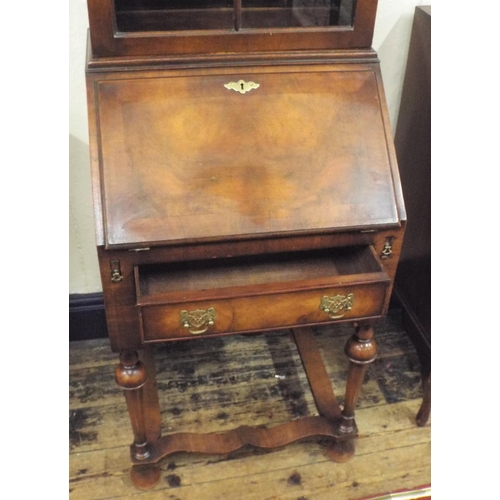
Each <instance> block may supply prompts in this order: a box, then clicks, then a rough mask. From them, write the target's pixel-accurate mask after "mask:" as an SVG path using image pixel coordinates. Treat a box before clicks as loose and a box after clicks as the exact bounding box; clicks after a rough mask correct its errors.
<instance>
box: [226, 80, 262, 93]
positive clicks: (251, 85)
mask: <svg viewBox="0 0 500 500" xmlns="http://www.w3.org/2000/svg"><path fill="white" fill-rule="evenodd" d="M224 87H226V89H229V90H235V91H236V92H239V93H240V94H244V93H245V92H249V91H250V90H252V89H258V88H259V87H260V84H259V83H255V82H245V80H238V81H237V82H229V83H225V84H224Z"/></svg>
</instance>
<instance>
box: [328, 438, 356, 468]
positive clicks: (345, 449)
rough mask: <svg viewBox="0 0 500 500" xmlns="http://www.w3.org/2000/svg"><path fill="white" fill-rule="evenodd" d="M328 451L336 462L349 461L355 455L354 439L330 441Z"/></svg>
mask: <svg viewBox="0 0 500 500" xmlns="http://www.w3.org/2000/svg"><path fill="white" fill-rule="evenodd" d="M326 451H327V453H328V456H329V457H330V458H331V459H332V460H333V461H334V462H338V463H344V462H348V461H349V460H351V458H352V457H353V456H354V440H353V439H348V440H345V441H330V442H329V443H328V446H327V447H326Z"/></svg>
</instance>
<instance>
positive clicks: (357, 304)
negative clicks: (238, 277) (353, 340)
mask: <svg viewBox="0 0 500 500" xmlns="http://www.w3.org/2000/svg"><path fill="white" fill-rule="evenodd" d="M386 291H387V284H386V283H374V284H363V285H352V286H346V287H335V288H324V289H317V290H308V291H302V292H293V293H280V294H272V295H260V296H252V297H236V298H230V299H226V300H213V301H199V302H189V303H182V304H171V305H152V306H144V307H141V316H142V325H143V335H144V341H145V342H151V341H160V340H166V339H178V338H186V337H187V338H190V337H197V336H203V335H214V334H225V333H230V332H231V333H241V332H248V331H260V330H269V329H274V328H283V327H292V326H299V325H306V324H321V323H331V322H334V321H345V320H356V319H361V318H366V317H376V316H380V315H381V314H383V312H384V311H383V307H384V298H385V294H386Z"/></svg>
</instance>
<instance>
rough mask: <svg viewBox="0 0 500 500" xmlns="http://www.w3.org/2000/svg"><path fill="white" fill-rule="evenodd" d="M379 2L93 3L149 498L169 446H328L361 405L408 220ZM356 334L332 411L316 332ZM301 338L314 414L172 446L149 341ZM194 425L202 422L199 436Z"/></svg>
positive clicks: (111, 203) (117, 284) (104, 218)
mask: <svg viewBox="0 0 500 500" xmlns="http://www.w3.org/2000/svg"><path fill="white" fill-rule="evenodd" d="M376 3H377V2H376V0H358V1H357V2H356V1H353V0H328V1H327V0H235V1H234V2H233V1H228V0H193V1H187V0H88V7H89V20H90V30H89V44H88V57H87V70H86V78H87V100H88V114H89V127H90V150H91V164H92V165H91V167H92V180H93V181H92V182H93V195H94V212H95V223H96V240H97V253H98V258H99V265H100V271H101V277H102V285H103V292H104V300H105V307H106V318H107V323H108V331H109V337H110V343H111V348H112V350H113V351H115V352H116V353H117V354H118V356H119V364H118V367H117V369H116V381H117V383H118V384H119V385H120V386H121V387H122V388H123V389H124V393H125V398H126V401H127V406H128V411H129V415H130V421H131V425H132V430H133V436H134V437H133V444H132V445H131V461H132V468H131V476H132V480H133V482H134V484H135V485H136V486H137V487H139V488H143V489H147V488H150V487H152V486H154V484H155V483H156V481H158V478H159V469H158V463H159V461H160V460H161V459H162V458H164V457H165V456H168V455H170V454H172V453H176V452H181V451H182V452H193V453H223V454H225V453H229V452H232V451H235V450H237V449H239V448H241V447H243V446H246V445H252V446H256V447H260V448H265V449H271V448H275V447H280V446H283V445H286V444H288V443H292V442H294V441H297V440H301V439H306V438H312V439H316V438H322V440H324V441H325V442H326V443H328V444H327V448H326V452H327V453H328V454H329V456H330V457H331V458H332V459H333V460H334V461H337V462H342V461H346V460H348V459H349V458H351V457H352V455H353V453H354V439H355V437H356V435H357V427H356V423H355V420H354V410H355V407H356V402H357V398H358V394H359V390H360V386H361V383H362V381H363V377H364V373H365V371H366V368H367V367H368V365H369V363H370V362H372V361H373V360H374V359H375V356H376V352H377V347H376V342H375V339H374V338H373V324H374V322H375V321H376V320H377V319H378V318H380V317H382V316H384V315H385V314H386V312H387V308H388V304H389V299H390V295H391V291H392V285H393V282H394V276H395V272H396V267H397V263H398V259H399V253H400V249H401V244H402V241H403V232H404V226H405V218H406V217H405V211H404V204H403V199H402V193H401V186H400V181H399V176H398V168H397V164H396V161H395V155H394V147H393V143H392V135H391V130H390V126H389V120H388V113H387V108H386V102H385V97H384V91H383V85H382V79H381V75H380V68H379V61H378V59H377V55H376V53H375V52H374V51H373V49H372V48H371V40H372V34H373V26H374V21H375V13H376ZM334 322H348V323H351V324H352V325H353V334H352V337H351V338H350V340H349V341H348V343H347V345H346V347H345V353H346V355H347V357H346V364H348V366H349V371H348V381H347V388H346V394H345V398H344V406H343V408H340V407H339V404H338V403H337V400H336V398H335V395H334V392H333V389H332V387H331V385H330V382H329V379H328V376H327V374H326V370H325V368H324V365H323V363H322V360H321V356H320V354H319V351H318V350H317V348H316V345H315V338H314V333H313V331H312V328H311V327H312V326H314V325H322V324H328V323H334ZM279 329H290V330H291V336H292V338H293V340H294V341H295V343H296V345H297V348H298V351H299V353H300V356H301V359H302V362H303V365H304V369H305V373H306V375H307V378H308V380H309V384H310V387H311V391H312V394H313V396H314V400H315V403H316V406H317V411H318V414H317V415H315V416H307V417H303V418H300V419H297V420H292V421H290V422H288V423H285V424H281V425H277V426H274V427H272V426H271V427H269V428H261V427H259V428H255V427H251V426H243V427H239V428H236V429H233V430H230V431H228V432H226V433H218V434H217V433H216V434H203V433H202V432H200V433H187V432H182V429H179V432H177V433H175V434H169V435H164V436H162V435H161V421H160V410H159V402H158V401H159V400H158V392H157V388H156V382H155V367H154V359H153V358H154V356H153V349H152V346H153V345H154V344H156V343H160V342H176V341H177V342H180V341H182V340H183V339H196V338H206V337H217V336H223V335H232V334H244V333H249V332H252V333H255V332H265V331H270V332H272V331H276V330H279ZM200 430H202V429H200Z"/></svg>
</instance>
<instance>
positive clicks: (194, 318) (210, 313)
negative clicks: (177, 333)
mask: <svg viewBox="0 0 500 500" xmlns="http://www.w3.org/2000/svg"><path fill="white" fill-rule="evenodd" d="M180 320H181V325H182V326H183V327H184V328H188V329H189V333H192V334H193V335H199V334H200V333H205V332H206V331H207V330H208V329H209V328H210V327H211V326H212V325H214V323H215V309H214V308H213V307H209V308H208V309H207V310H206V311H205V310H204V309H196V310H195V311H191V312H188V311H186V310H183V311H181V314H180Z"/></svg>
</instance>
